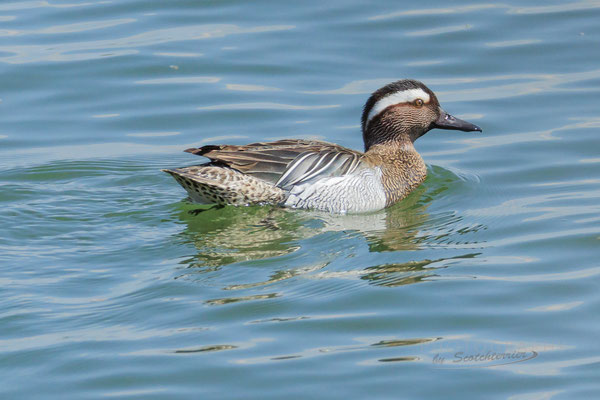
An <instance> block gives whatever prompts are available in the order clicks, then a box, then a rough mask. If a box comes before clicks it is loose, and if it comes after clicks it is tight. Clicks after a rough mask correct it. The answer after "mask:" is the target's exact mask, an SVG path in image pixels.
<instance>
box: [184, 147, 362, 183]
mask: <svg viewBox="0 0 600 400" xmlns="http://www.w3.org/2000/svg"><path fill="white" fill-rule="evenodd" d="M185 151H186V152H188V153H192V154H196V155H200V156H204V157H207V158H208V159H210V160H211V161H212V162H213V163H215V164H221V165H226V166H228V167H230V168H234V169H236V170H238V171H240V172H243V173H245V174H248V175H252V176H254V177H257V178H260V179H263V180H265V181H267V182H271V183H272V184H274V185H277V186H279V187H281V188H284V189H286V188H289V187H290V186H291V185H295V184H298V183H300V182H303V181H307V180H309V179H312V178H313V177H315V176H317V175H319V176H324V175H327V176H328V175H338V174H339V175H343V174H344V173H348V172H349V171H351V170H354V169H355V168H356V166H357V165H358V162H359V159H360V158H361V157H362V153H359V152H357V151H354V150H350V149H347V148H345V147H342V146H338V145H336V144H333V143H327V142H321V141H317V140H301V139H284V140H279V141H276V142H260V143H252V144H247V145H243V146H234V145H209V146H203V147H200V148H192V149H187V150H185Z"/></svg>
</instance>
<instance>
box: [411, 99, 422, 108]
mask: <svg viewBox="0 0 600 400" xmlns="http://www.w3.org/2000/svg"><path fill="white" fill-rule="evenodd" d="M413 104H414V105H415V106H416V107H423V100H421V99H416V100H415V101H413Z"/></svg>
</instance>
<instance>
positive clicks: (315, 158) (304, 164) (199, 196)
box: [165, 139, 369, 212]
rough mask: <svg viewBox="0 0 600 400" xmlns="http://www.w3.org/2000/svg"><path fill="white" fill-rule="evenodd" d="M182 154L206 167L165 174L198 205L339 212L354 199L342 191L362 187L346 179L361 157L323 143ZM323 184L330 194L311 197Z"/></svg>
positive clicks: (361, 180)
mask: <svg viewBox="0 0 600 400" xmlns="http://www.w3.org/2000/svg"><path fill="white" fill-rule="evenodd" d="M186 152H188V153H192V154H196V155H201V156H204V157H207V158H208V159H210V162H208V163H205V164H202V165H196V166H191V167H184V168H176V169H171V170H165V172H168V173H169V174H171V175H172V176H173V177H174V178H175V179H176V180H177V181H178V182H179V183H180V184H181V185H182V186H183V187H184V188H185V189H186V190H187V191H188V193H189V195H190V197H191V198H192V200H193V201H195V202H199V203H207V204H210V203H217V204H236V205H241V204H256V203H274V204H285V205H286V206H291V207H301V208H317V209H321V210H327V211H337V212H342V211H346V209H347V206H348V204H347V202H348V201H352V200H351V199H352V198H354V197H356V195H353V193H347V192H348V190H345V189H344V188H345V187H347V188H348V189H349V190H350V192H354V191H358V192H357V193H356V194H357V195H361V193H363V192H364V189H361V187H362V188H364V186H361V185H364V184H365V183H368V181H364V177H365V175H364V173H363V174H361V175H360V176H359V177H354V178H353V179H346V177H348V178H350V177H352V176H354V173H355V172H357V171H358V170H360V169H361V159H362V157H363V154H362V153H360V152H357V151H354V150H350V149H347V148H344V147H342V146H338V145H335V144H332V143H327V142H321V141H315V140H292V139H286V140H280V141H276V142H265V143H252V144H249V145H243V146H235V145H210V146H203V147H200V148H192V149H187V150H186ZM367 178H368V177H367ZM328 179H332V180H328ZM357 179H359V180H358V181H357ZM325 182H327V185H326V186H332V189H330V190H328V189H327V188H325V189H326V190H325V191H323V190H318V191H316V192H315V190H314V188H317V187H323V184H324V183H325ZM332 190H333V191H332ZM355 200H356V199H355ZM364 201H366V202H369V199H364ZM355 202H356V201H355Z"/></svg>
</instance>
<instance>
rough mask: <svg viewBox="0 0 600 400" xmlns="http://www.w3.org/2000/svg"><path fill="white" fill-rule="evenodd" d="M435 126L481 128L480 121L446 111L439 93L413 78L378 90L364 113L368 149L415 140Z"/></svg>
mask: <svg viewBox="0 0 600 400" xmlns="http://www.w3.org/2000/svg"><path fill="white" fill-rule="evenodd" d="M434 128H439V129H454V130H460V131H465V132H473V131H479V132H481V128H480V127H478V126H477V125H473V124H471V123H470V122H467V121H463V120H461V119H458V118H455V117H453V116H452V115H450V114H448V113H447V112H446V111H444V110H443V109H442V108H441V107H440V103H439V102H438V99H437V97H436V96H435V94H434V93H433V92H432V91H431V90H430V89H429V88H428V87H427V86H425V85H424V84H422V83H421V82H419V81H415V80H412V79H404V80H401V81H397V82H392V83H390V84H388V85H386V86H384V87H382V88H381V89H378V90H377V91H375V92H374V93H373V94H372V95H371V97H370V98H369V100H368V101H367V103H366V104H365V108H364V110H363V114H362V131H363V140H364V143H365V150H368V149H369V148H370V147H371V146H373V145H374V144H384V143H386V142H406V141H410V142H411V143H412V142H414V141H415V140H417V139H418V138H419V137H421V136H423V135H424V134H425V133H427V132H428V131H430V130H431V129H434Z"/></svg>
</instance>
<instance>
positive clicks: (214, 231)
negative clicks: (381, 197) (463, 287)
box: [178, 190, 428, 267]
mask: <svg viewBox="0 0 600 400" xmlns="http://www.w3.org/2000/svg"><path fill="white" fill-rule="evenodd" d="M423 191H424V190H417V192H416V193H413V194H412V195H411V196H409V197H408V198H406V199H405V200H404V201H403V202H402V203H401V204H397V205H396V206H394V207H391V208H388V209H386V210H382V211H380V212H376V213H371V214H353V215H335V214H328V213H322V212H311V211H304V210H290V209H284V208H279V207H274V206H250V207H234V206H225V207H222V208H218V207H206V208H200V209H198V208H196V207H194V208H192V207H191V206H187V205H186V206H184V207H182V208H181V209H180V210H179V215H178V217H179V219H180V221H182V222H184V223H185V224H186V225H187V227H186V229H185V231H184V232H182V233H181V236H182V237H183V239H184V241H186V242H189V243H193V244H194V245H195V246H196V248H197V249H198V253H197V255H196V256H195V257H194V263H195V264H197V265H203V266H215V267H216V266H222V265H227V264H231V263H236V262H241V261H249V260H259V259H264V258H270V257H277V256H282V255H285V254H289V253H292V252H294V251H296V250H297V249H298V248H299V244H298V242H299V241H300V240H303V239H308V238H310V237H313V236H315V235H318V234H320V233H323V232H330V231H345V232H350V231H355V232H361V233H362V234H363V235H364V237H365V238H366V239H367V241H368V243H369V247H370V249H371V250H372V251H375V252H381V251H394V250H416V249H418V240H416V239H415V236H416V235H417V233H418V232H419V226H420V225H422V224H423V222H424V221H426V220H427V219H428V214H427V213H426V209H427V204H426V203H424V202H422V201H419V200H420V199H421V194H422V192H423Z"/></svg>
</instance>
